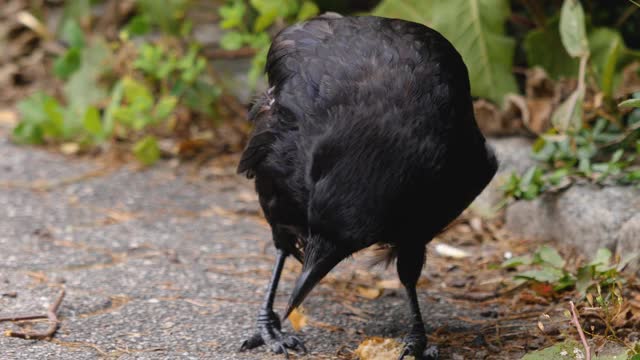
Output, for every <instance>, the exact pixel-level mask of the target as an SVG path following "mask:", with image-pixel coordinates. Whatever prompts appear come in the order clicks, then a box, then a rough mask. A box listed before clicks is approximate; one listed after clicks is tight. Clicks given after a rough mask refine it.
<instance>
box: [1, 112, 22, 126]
mask: <svg viewBox="0 0 640 360" xmlns="http://www.w3.org/2000/svg"><path fill="white" fill-rule="evenodd" d="M17 124H18V115H17V114H16V113H15V111H11V110H0V126H1V125H6V126H10V127H13V126H16V125H17Z"/></svg>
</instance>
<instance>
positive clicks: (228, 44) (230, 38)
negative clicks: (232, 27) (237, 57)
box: [220, 31, 245, 50]
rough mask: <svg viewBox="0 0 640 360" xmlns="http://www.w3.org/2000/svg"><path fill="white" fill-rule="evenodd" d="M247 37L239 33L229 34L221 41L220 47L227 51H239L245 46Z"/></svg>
mask: <svg viewBox="0 0 640 360" xmlns="http://www.w3.org/2000/svg"><path fill="white" fill-rule="evenodd" d="M244 39H245V37H244V36H243V34H241V33H238V32H235V31H233V32H228V33H226V34H224V35H223V36H222V38H221V39H220V46H221V47H222V48H223V49H225V50H237V49H240V48H241V47H242V45H243V44H244Z"/></svg>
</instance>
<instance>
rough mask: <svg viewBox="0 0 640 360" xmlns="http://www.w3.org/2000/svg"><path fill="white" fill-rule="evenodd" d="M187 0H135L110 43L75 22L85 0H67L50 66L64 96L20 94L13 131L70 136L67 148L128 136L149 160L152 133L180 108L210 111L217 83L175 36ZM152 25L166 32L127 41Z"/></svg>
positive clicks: (43, 138) (165, 128) (19, 137)
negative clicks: (132, 13) (61, 48)
mask: <svg viewBox="0 0 640 360" xmlns="http://www.w3.org/2000/svg"><path fill="white" fill-rule="evenodd" d="M187 3H188V2H187V1H185V0H173V1H169V2H168V3H163V4H160V3H158V2H152V1H143V0H139V1H138V6H139V9H138V11H139V13H138V15H137V16H136V17H134V18H133V19H132V20H131V21H130V22H129V23H128V24H127V25H125V27H124V28H123V30H122V31H121V36H120V39H121V42H119V43H114V44H110V45H107V44H106V42H105V41H104V40H103V39H102V38H101V37H99V36H87V35H86V34H85V30H83V28H82V26H80V25H79V24H80V22H81V21H83V20H82V19H84V17H85V16H87V13H88V10H87V9H89V8H90V4H89V3H88V2H86V3H83V4H84V5H83V6H79V5H78V3H76V2H70V3H69V5H68V6H67V8H66V9H65V14H69V15H67V17H66V19H65V20H64V21H63V25H62V27H61V31H60V37H61V39H62V40H63V41H64V43H65V44H67V45H68V48H67V50H66V51H65V52H64V53H63V54H62V55H61V56H60V57H58V58H57V59H55V61H54V65H53V69H52V70H53V72H54V74H55V75H57V76H58V77H60V78H61V79H62V80H64V85H63V89H62V90H63V91H62V96H61V97H60V99H57V98H54V97H52V96H48V95H45V94H43V93H36V94H34V95H32V96H31V97H28V98H27V99H25V100H24V101H23V102H21V103H20V104H19V106H18V108H19V111H20V115H21V119H20V123H19V124H18V125H17V126H16V128H15V129H14V132H13V138H14V139H15V140H16V141H17V142H21V143H29V144H44V143H50V144H62V145H67V144H69V143H72V144H74V146H73V147H70V146H66V147H65V148H67V149H78V150H83V149H87V148H92V147H96V146H99V145H101V144H103V143H105V142H107V141H111V140H112V139H118V140H120V141H126V142H130V143H131V145H130V148H131V151H132V153H133V154H134V155H135V156H136V158H137V159H138V160H139V161H140V162H141V163H143V164H144V165H150V164H152V163H153V162H155V161H156V160H157V159H158V158H159V156H160V150H159V147H158V141H157V138H156V137H157V136H168V135H167V134H170V133H171V130H172V127H173V126H175V125H174V124H175V122H176V113H177V112H179V111H182V113H183V114H184V113H185V110H187V111H188V112H187V113H188V114H189V116H190V117H192V118H193V117H206V118H209V119H211V118H215V117H216V115H217V114H216V111H215V109H216V101H217V99H218V97H219V95H220V93H221V91H220V89H219V87H218V86H217V85H216V84H215V82H214V81H213V79H212V77H211V76H210V75H209V73H208V67H207V63H206V60H205V59H204V58H203V57H202V56H201V55H200V54H199V52H200V50H199V47H198V46H196V45H194V44H191V45H189V44H187V45H183V43H182V42H179V41H175V38H174V37H172V36H173V35H174V34H176V33H177V32H178V33H179V32H182V31H185V26H183V25H181V24H182V23H181V22H180V21H178V20H180V19H182V17H183V16H184V11H185V9H186V8H185V6H186V4H187ZM85 5H86V6H85ZM154 28H157V29H160V30H162V31H164V33H163V34H164V36H163V37H161V38H159V39H156V40H154V41H153V42H152V41H151V40H149V39H145V38H138V39H136V42H137V44H138V45H137V46H134V45H133V43H132V42H130V39H132V38H134V37H139V36H142V35H145V34H147V32H149V31H151V30H152V29H154ZM185 48H186V49H185ZM113 50H115V53H114V52H113ZM131 53H133V54H134V56H132V57H131V56H130V55H129V56H130V58H129V59H127V64H126V65H125V66H122V65H118V64H115V63H116V61H117V60H118V59H120V58H121V57H122V55H120V54H127V55H128V54H131Z"/></svg>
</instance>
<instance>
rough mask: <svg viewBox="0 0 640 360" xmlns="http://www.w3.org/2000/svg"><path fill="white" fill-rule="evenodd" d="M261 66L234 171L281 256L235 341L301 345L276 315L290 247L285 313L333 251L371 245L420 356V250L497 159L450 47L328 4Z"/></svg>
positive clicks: (334, 257) (426, 31) (291, 31)
mask: <svg viewBox="0 0 640 360" xmlns="http://www.w3.org/2000/svg"><path fill="white" fill-rule="evenodd" d="M266 72H267V74H268V76H269V85H270V89H269V90H268V91H267V92H266V93H265V94H264V95H263V96H262V97H261V98H260V99H259V100H258V101H257V102H256V104H255V105H254V106H253V108H252V110H251V112H250V114H249V116H250V119H251V121H252V122H253V123H254V131H253V134H252V136H251V139H250V140H249V143H248V145H247V147H246V149H245V150H244V153H243V155H242V159H241V160H240V164H239V166H238V172H239V173H244V174H246V176H247V177H249V178H255V186H256V191H257V193H258V195H259V198H260V205H261V206H262V209H263V210H264V214H265V216H266V219H267V221H268V222H269V224H270V225H271V231H272V235H273V242H274V245H275V247H276V249H277V254H278V255H277V260H276V265H275V267H274V270H273V275H272V278H271V281H270V283H269V286H268V289H267V294H266V298H265V301H264V304H263V305H262V307H261V308H260V311H259V315H258V322H257V332H256V333H255V334H254V335H253V336H252V337H250V338H249V339H248V340H246V341H245V342H244V343H243V344H242V347H241V350H246V349H252V348H255V347H258V346H260V345H263V344H266V345H268V346H269V347H270V348H271V350H272V351H274V352H276V353H284V354H285V355H287V349H295V350H303V351H306V349H305V348H304V345H303V344H302V342H301V341H300V339H298V338H297V337H295V336H291V335H289V334H285V333H283V332H282V331H281V328H280V319H279V318H278V316H277V314H276V313H274V311H273V300H274V297H275V292H276V288H277V286H278V280H279V278H280V273H281V271H282V267H283V264H284V261H285V259H286V258H287V256H289V255H292V256H293V257H294V258H296V259H297V260H298V261H300V262H302V264H303V266H302V274H301V275H300V277H299V278H298V279H297V281H296V284H295V288H294V290H293V293H292V294H291V297H290V300H289V305H288V307H287V310H286V311H285V315H284V317H283V319H286V318H287V317H288V315H289V314H290V313H291V311H292V310H293V309H294V308H295V307H297V306H298V305H300V303H301V302H302V301H303V299H304V298H305V297H306V296H307V294H308V293H309V292H310V291H311V289H313V287H314V286H315V285H316V284H317V283H318V282H319V281H320V280H321V279H322V278H323V277H324V276H325V275H326V274H327V273H328V272H329V271H330V270H331V269H332V268H333V267H334V266H336V265H337V264H338V263H339V262H340V261H342V260H343V259H345V258H346V257H348V256H349V255H351V254H353V253H355V252H357V251H359V250H362V249H364V248H367V247H369V246H372V245H374V244H381V245H382V246H384V247H385V248H386V249H388V254H387V256H388V259H389V260H393V259H395V260H397V271H398V275H399V278H400V280H401V282H402V284H403V285H404V287H405V288H406V292H407V295H408V298H409V306H410V310H411V316H412V318H411V319H412V327H411V330H410V332H409V335H408V336H407V337H406V338H405V348H404V351H403V354H402V356H401V358H404V357H405V356H407V355H414V356H417V357H420V356H422V353H423V351H424V349H425V347H426V338H425V328H424V324H423V321H422V315H421V314H420V308H419V304H418V298H417V295H416V288H415V286H416V283H417V281H418V278H419V276H420V273H421V269H422V267H423V264H424V262H425V246H426V244H427V243H428V242H429V241H430V240H431V239H432V238H433V237H434V236H435V235H436V234H437V233H438V232H440V231H441V230H442V229H443V228H444V227H445V226H446V225H448V224H449V223H450V222H451V221H452V220H453V219H454V218H455V217H457V216H458V215H459V214H460V213H461V212H462V211H463V210H464V209H465V208H466V207H467V206H468V205H469V204H470V203H471V201H472V200H473V199H474V198H475V197H476V196H477V195H478V194H479V193H480V192H481V191H482V189H483V188H484V187H485V186H486V185H487V183H488V182H489V181H490V180H491V178H492V177H493V175H494V174H495V172H496V169H497V161H496V158H495V156H494V153H493V151H492V150H491V149H490V147H488V145H487V144H486V143H485V139H484V137H483V136H482V134H481V133H480V130H479V129H478V126H477V124H476V121H475V118H474V115H473V106H472V99H471V95H470V88H469V76H468V73H467V68H466V66H465V64H464V63H463V61H462V58H461V57H460V54H458V52H457V51H456V50H455V49H454V47H453V46H452V45H451V43H449V41H447V40H446V39H445V38H444V37H443V36H442V35H440V34H439V33H438V32H436V31H434V30H432V29H430V28H428V27H426V26H424V25H420V24H416V23H412V22H407V21H403V20H396V19H386V18H380V17H372V16H367V17H341V16H340V15H337V14H325V15H323V16H320V17H317V18H314V19H312V20H309V21H307V22H304V23H301V24H297V25H293V26H290V27H288V28H286V29H284V30H283V31H282V32H280V33H279V34H278V35H277V36H276V38H275V39H274V41H273V44H272V45H271V49H270V50H269V54H268V59H267V65H266Z"/></svg>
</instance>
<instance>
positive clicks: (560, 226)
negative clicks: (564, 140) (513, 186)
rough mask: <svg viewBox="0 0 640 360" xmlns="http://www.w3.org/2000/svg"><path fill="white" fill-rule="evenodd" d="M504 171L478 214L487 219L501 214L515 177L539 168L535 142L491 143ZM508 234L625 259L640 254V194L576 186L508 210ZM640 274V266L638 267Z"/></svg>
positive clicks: (480, 200) (477, 205) (634, 264)
mask: <svg viewBox="0 0 640 360" xmlns="http://www.w3.org/2000/svg"><path fill="white" fill-rule="evenodd" d="M490 143H491V144H492V145H493V146H494V148H495V150H496V154H497V156H498V160H499V161H500V168H499V170H498V174H497V175H496V177H495V178H494V180H493V181H492V182H491V184H490V185H489V186H488V188H487V189H486V190H485V191H484V192H483V193H482V194H481V195H480V196H479V197H478V199H476V201H475V202H474V204H473V205H472V208H473V209H474V210H475V211H477V212H479V213H480V214H482V215H487V214H489V215H490V214H495V206H496V205H497V204H498V203H499V202H500V200H501V199H502V190H501V187H502V185H503V184H504V183H505V181H506V180H507V179H508V177H509V176H510V174H511V173H512V172H513V171H516V172H518V173H522V172H524V171H525V170H526V169H528V168H529V167H531V166H533V165H535V164H536V162H535V160H533V159H532V158H531V156H530V153H531V150H530V149H531V142H530V141H529V140H526V139H522V138H506V139H491V140H490ZM505 220H506V229H507V230H508V231H510V232H511V233H513V234H515V235H517V236H522V237H524V238H528V239H538V240H544V241H558V242H563V243H566V244H570V245H572V246H574V247H575V248H576V249H578V250H581V251H582V252H583V253H584V254H585V256H586V257H590V256H592V255H593V254H595V252H596V251H597V249H599V248H602V247H606V248H609V249H610V250H612V251H614V252H616V253H617V254H620V255H625V254H630V253H632V252H637V251H640V189H637V188H634V187H624V186H606V187H601V186H597V185H593V184H574V185H572V186H571V187H570V188H568V189H566V190H564V191H560V192H556V193H546V194H543V195H542V196H540V197H539V198H537V199H535V200H532V201H525V200H521V201H518V202H515V203H513V204H512V205H510V206H509V207H508V208H507V209H506V214H505ZM630 265H631V267H632V269H634V270H640V261H635V262H632V263H631V264H630Z"/></svg>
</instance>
